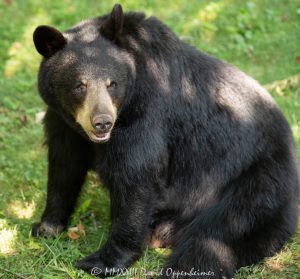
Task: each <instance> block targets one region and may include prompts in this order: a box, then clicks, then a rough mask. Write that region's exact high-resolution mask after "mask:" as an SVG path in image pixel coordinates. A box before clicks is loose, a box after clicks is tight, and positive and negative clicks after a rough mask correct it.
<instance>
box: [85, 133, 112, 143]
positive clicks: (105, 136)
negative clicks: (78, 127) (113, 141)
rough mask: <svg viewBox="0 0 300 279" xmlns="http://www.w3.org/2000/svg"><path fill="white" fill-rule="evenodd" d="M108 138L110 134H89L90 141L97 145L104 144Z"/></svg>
mask: <svg viewBox="0 0 300 279" xmlns="http://www.w3.org/2000/svg"><path fill="white" fill-rule="evenodd" d="M109 138H110V132H107V133H96V132H92V133H90V139H91V140H92V141H93V142H97V143H100V142H106V141H108V140H109Z"/></svg>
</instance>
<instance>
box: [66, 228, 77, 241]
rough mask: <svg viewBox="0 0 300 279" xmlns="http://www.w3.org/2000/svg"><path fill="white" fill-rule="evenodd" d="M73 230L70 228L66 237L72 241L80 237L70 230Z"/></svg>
mask: <svg viewBox="0 0 300 279" xmlns="http://www.w3.org/2000/svg"><path fill="white" fill-rule="evenodd" d="M71 229H73V228H70V229H69V231H68V236H69V237H70V238H71V239H72V240H76V239H78V238H80V235H79V234H77V233H76V232H75V231H74V230H71Z"/></svg>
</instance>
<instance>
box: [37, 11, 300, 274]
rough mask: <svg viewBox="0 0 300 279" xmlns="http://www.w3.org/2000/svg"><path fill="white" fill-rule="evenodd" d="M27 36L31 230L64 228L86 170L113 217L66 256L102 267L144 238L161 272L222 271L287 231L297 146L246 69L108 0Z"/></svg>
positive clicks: (294, 202)
mask: <svg viewBox="0 0 300 279" xmlns="http://www.w3.org/2000/svg"><path fill="white" fill-rule="evenodd" d="M33 39H34V43H35V46H36V49H37V51H38V52H39V53H40V54H41V55H42V56H43V60H42V62H41V66H40V71H39V78H38V81H39V82H38V84H39V92H40V95H41V97H42V98H43V100H44V101H45V103H46V104H47V105H48V109H47V113H46V116H45V119H44V125H45V133H46V138H47V144H48V147H49V150H48V160H49V169H48V193H47V194H48V196H47V205H46V209H45V211H44V214H43V216H42V220H41V222H40V223H38V224H34V226H33V231H32V233H33V235H34V236H52V235H55V234H56V233H58V232H61V231H62V230H63V229H64V228H65V227H66V226H67V223H68V219H69V216H70V214H71V213H72V211H73V209H74V206H75V203H76V200H77V197H78V194H79V193H80V189H81V186H82V184H83V182H84V180H85V176H86V173H87V171H88V170H94V171H95V172H96V173H98V174H99V175H100V176H101V179H102V181H103V183H104V185H105V186H106V187H107V188H108V190H109V194H110V199H111V228H110V233H109V236H108V239H107V242H106V243H105V245H104V246H103V247H102V248H101V249H100V250H99V251H97V252H95V253H93V254H92V255H90V256H88V257H86V258H84V259H82V260H81V261H79V262H78V264H77V267H78V268H80V269H83V270H85V271H88V272H91V271H92V270H93V268H97V270H98V274H97V275H98V276H100V277H106V276H112V275H114V273H115V272H118V271H119V270H120V269H122V268H127V267H129V266H130V265H131V264H133V263H134V262H135V261H136V260H137V259H138V258H139V257H140V256H141V255H142V253H143V249H144V248H145V246H146V245H148V244H149V242H150V240H151V239H152V240H153V238H154V240H155V243H156V245H158V246H159V245H162V246H169V247H171V249H172V254H171V255H170V257H169V259H168V261H167V263H166V267H165V268H164V269H162V272H161V274H160V278H171V277H172V276H173V275H175V276H178V278H187V277H189V276H191V278H231V277H232V276H233V274H234V272H235V270H237V269H238V268H239V267H241V266H245V265H250V264H254V263H257V262H258V261H260V260H262V259H263V258H264V257H268V256H272V255H274V253H276V252H277V251H278V250H280V249H281V248H282V246H283V245H284V244H285V243H286V241H287V240H288V239H289V238H290V237H291V235H292V234H293V233H294V232H295V229H296V226H297V217H298V188H299V176H298V169H297V157H296V149H295V144H294V141H293V137H292V133H291V130H290V128H289V125H288V123H287V121H286V120H285V118H284V117H283V115H282V113H281V112H280V110H279V108H278V107H277V105H276V104H275V102H274V101H273V99H272V98H271V97H270V95H269V94H268V93H267V92H266V91H265V90H264V89H263V88H262V87H261V86H260V85H259V84H258V83H257V82H256V81H255V80H253V79H252V78H250V77H248V76H247V75H246V74H244V73H243V72H241V71H240V70H238V69H236V68H235V67H233V66H231V65H229V64H227V63H225V62H222V61H220V60H218V59H215V58H213V57H211V56H209V55H207V54H204V53H202V52H200V51H198V50H196V49H195V48H193V47H191V46H189V45H187V44H186V43H184V42H182V41H181V40H179V39H178V38H177V37H176V35H175V34H174V33H173V32H172V31H171V30H170V29H168V27H166V26H165V25H164V24H162V23H161V22H160V21H159V20H158V19H156V18H155V17H150V18H145V16H144V14H143V13H135V12H129V13H125V14H124V13H123V11H122V8H121V6H120V5H115V6H114V8H113V10H112V12H111V13H110V14H108V15H104V16H101V17H97V18H94V19H90V20H86V21H83V22H81V23H79V24H78V25H76V26H74V27H72V28H71V29H69V30H67V31H66V32H64V33H61V32H59V31H58V30H56V29H55V28H53V27H49V26H39V27H37V29H36V30H35V32H34V36H33ZM100 202H101V201H100ZM191 273H193V274H192V275H191Z"/></svg>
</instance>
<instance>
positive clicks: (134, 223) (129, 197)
mask: <svg viewBox="0 0 300 279" xmlns="http://www.w3.org/2000/svg"><path fill="white" fill-rule="evenodd" d="M149 188H150V187H149ZM149 188H148V189H149ZM148 189H147V188H146V187H140V188H138V187H136V186H135V187H130V186H124V185H123V187H122V188H121V187H118V188H117V189H116V188H113V189H111V193H110V194H111V219H112V225H111V229H110V233H109V237H108V240H107V242H106V244H105V245H104V246H103V247H102V248H101V249H100V250H99V251H97V252H95V253H93V254H91V255H89V256H88V257H86V258H84V259H82V260H81V261H79V262H78V264H77V267H78V268H79V269H83V270H85V271H87V272H89V273H90V274H92V275H96V276H99V277H109V276H115V275H121V274H122V272H125V271H126V269H127V268H128V267H129V266H130V265H132V264H133V263H134V262H135V261H136V260H137V259H138V258H139V257H140V256H141V254H142V251H143V248H144V247H145V245H146V242H147V239H148V236H149V223H150V216H151V214H150V212H151V194H150V193H148Z"/></svg>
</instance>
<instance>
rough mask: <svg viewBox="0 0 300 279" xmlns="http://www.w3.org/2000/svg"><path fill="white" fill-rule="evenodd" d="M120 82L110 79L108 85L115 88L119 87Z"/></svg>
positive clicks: (109, 87)
mask: <svg viewBox="0 0 300 279" xmlns="http://www.w3.org/2000/svg"><path fill="white" fill-rule="evenodd" d="M117 86H118V84H117V82H116V81H110V82H109V84H108V85H107V88H108V89H115V88H117Z"/></svg>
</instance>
